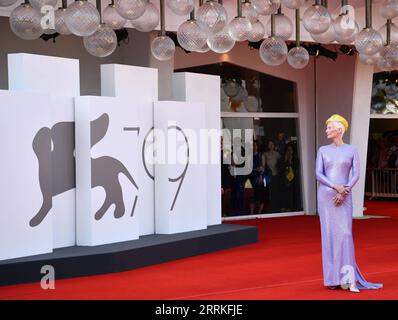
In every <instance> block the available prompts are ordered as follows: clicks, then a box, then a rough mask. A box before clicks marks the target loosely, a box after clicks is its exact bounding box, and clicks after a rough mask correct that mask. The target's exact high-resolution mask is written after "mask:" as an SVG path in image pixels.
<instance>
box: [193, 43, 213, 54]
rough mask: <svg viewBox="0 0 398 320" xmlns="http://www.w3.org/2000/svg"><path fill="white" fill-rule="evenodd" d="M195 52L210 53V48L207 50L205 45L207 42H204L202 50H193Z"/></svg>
mask: <svg viewBox="0 0 398 320" xmlns="http://www.w3.org/2000/svg"><path fill="white" fill-rule="evenodd" d="M195 51H196V52H199V53H206V52H209V51H210V48H209V46H208V45H207V41H206V43H205V44H204V45H203V47H202V48H200V49H198V50H195Z"/></svg>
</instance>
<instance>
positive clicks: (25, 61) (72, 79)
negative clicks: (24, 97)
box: [8, 53, 80, 97]
mask: <svg viewBox="0 0 398 320" xmlns="http://www.w3.org/2000/svg"><path fill="white" fill-rule="evenodd" d="M8 88H9V90H12V91H15V90H21V91H29V92H47V93H56V94H57V95H65V96H70V97H74V96H78V95H80V78H79V60H76V59H67V58H60V57H51V56H43V55H37V54H27V53H14V54H9V55H8Z"/></svg>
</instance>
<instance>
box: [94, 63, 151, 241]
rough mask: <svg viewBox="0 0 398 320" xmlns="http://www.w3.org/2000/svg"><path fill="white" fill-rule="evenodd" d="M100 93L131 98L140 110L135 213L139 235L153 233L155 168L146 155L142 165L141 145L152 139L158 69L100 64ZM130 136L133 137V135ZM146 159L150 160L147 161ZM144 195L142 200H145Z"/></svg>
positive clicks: (148, 142)
mask: <svg viewBox="0 0 398 320" xmlns="http://www.w3.org/2000/svg"><path fill="white" fill-rule="evenodd" d="M101 94H102V96H111V97H127V98H129V99H130V100H131V101H134V106H137V107H138V109H137V110H138V111H137V112H139V114H140V132H139V136H138V141H139V154H140V155H141V159H140V164H141V167H140V168H139V170H138V171H139V172H138V173H137V183H138V185H139V196H140V201H138V203H137V209H136V211H137V214H138V216H139V220H140V228H139V229H140V235H148V234H154V233H155V207H154V199H155V195H154V188H155V184H154V180H153V178H152V177H153V174H154V168H153V165H152V163H153V161H152V159H151V157H150V155H149V156H147V157H146V158H145V159H146V160H147V161H146V162H145V163H146V165H145V166H144V160H143V158H142V147H143V144H144V140H145V145H148V144H150V143H151V141H150V139H149V138H150V137H151V135H150V134H149V135H148V137H147V138H146V136H147V133H148V132H149V131H150V130H151V128H152V127H153V102H154V101H157V100H158V70H157V69H152V68H143V67H136V66H125V65H118V64H107V65H101ZM131 138H134V137H133V136H132V137H131ZM148 162H149V163H148ZM144 199H145V200H144Z"/></svg>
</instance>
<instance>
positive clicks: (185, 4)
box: [166, 0, 195, 16]
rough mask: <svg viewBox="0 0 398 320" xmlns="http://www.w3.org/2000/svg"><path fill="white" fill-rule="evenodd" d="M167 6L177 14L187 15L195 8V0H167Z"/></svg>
mask: <svg viewBox="0 0 398 320" xmlns="http://www.w3.org/2000/svg"><path fill="white" fill-rule="evenodd" d="M166 4H167V6H168V7H169V8H170V9H171V11H173V12H174V13H175V14H176V15H179V16H186V15H189V13H190V12H191V11H192V10H193V9H194V8H195V3H194V0H167V1H166Z"/></svg>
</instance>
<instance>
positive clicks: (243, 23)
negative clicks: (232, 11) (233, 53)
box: [228, 17, 252, 41]
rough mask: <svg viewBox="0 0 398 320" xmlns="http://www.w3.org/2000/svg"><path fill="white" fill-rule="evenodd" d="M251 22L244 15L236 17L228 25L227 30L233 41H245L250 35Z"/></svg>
mask: <svg viewBox="0 0 398 320" xmlns="http://www.w3.org/2000/svg"><path fill="white" fill-rule="evenodd" d="M251 29H252V24H251V23H250V20H249V19H248V18H246V17H236V18H234V19H232V20H231V22H230V23H229V25H228V32H229V35H230V36H231V38H232V39H234V40H235V41H245V40H247V38H248V37H249V35H250V31H251Z"/></svg>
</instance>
